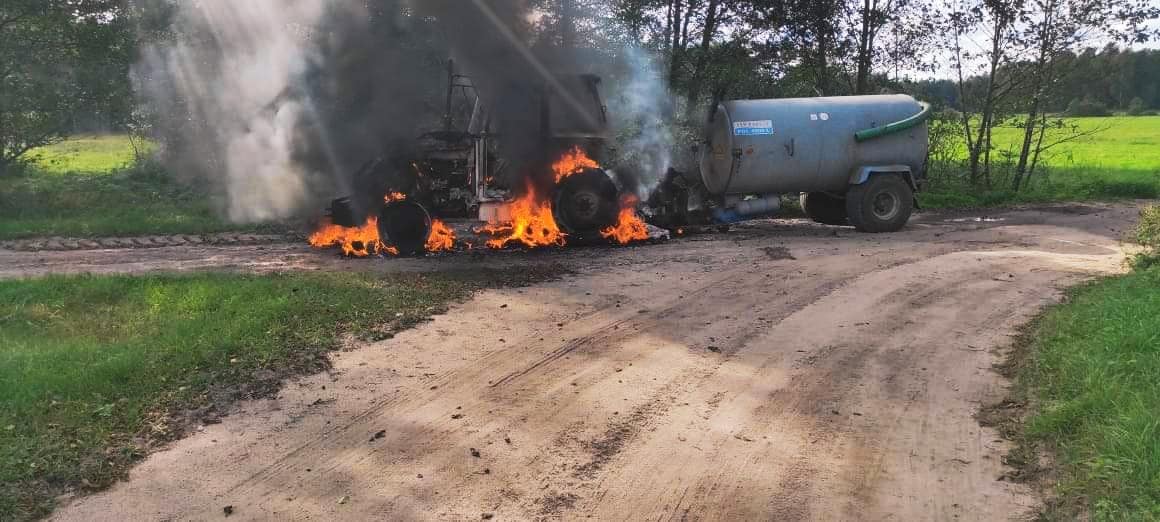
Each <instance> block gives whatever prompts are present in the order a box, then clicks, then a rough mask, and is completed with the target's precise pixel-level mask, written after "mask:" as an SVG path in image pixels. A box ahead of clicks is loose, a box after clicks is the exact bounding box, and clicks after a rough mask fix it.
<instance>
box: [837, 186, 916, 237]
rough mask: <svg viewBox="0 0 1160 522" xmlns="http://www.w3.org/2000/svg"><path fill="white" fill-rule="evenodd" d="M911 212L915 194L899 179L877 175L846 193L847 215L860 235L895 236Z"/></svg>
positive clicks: (908, 218)
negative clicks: (884, 234) (894, 233)
mask: <svg viewBox="0 0 1160 522" xmlns="http://www.w3.org/2000/svg"><path fill="white" fill-rule="evenodd" d="M912 212H914V191H913V190H911V188H910V185H908V184H907V183H906V181H905V180H903V179H902V178H901V177H898V176H891V175H883V174H878V175H875V176H870V179H868V180H866V182H865V183H863V184H861V185H854V186H852V187H850V190H849V192H847V193H846V214H847V215H848V216H849V218H850V224H851V225H854V228H856V229H858V231H860V232H869V233H879V232H897V231H899V230H901V229H902V227H903V226H905V225H906V222H907V221H909V220H910V214H911V213H912Z"/></svg>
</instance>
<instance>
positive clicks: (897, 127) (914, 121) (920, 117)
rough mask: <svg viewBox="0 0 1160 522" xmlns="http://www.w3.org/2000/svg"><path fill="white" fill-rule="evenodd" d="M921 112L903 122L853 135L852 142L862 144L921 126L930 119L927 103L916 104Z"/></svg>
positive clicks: (929, 109)
mask: <svg viewBox="0 0 1160 522" xmlns="http://www.w3.org/2000/svg"><path fill="white" fill-rule="evenodd" d="M918 105H919V106H921V107H922V110H921V111H919V112H918V114H915V115H914V116H911V117H909V118H907V119H905V120H899V121H896V122H894V123H888V124H886V125H883V126H881V127H874V128H873V129H866V130H861V131H858V132H855V133H854V141H857V142H858V143H862V142H863V141H867V140H872V139H874V138H881V137H882V136H889V135H891V134H895V133H898V132H902V131H904V130H907V129H912V128H914V127H917V126H919V125H921V124H922V122H924V121H926V120H927V118H929V117H930V111H931V107H930V104H929V103H926V102H918Z"/></svg>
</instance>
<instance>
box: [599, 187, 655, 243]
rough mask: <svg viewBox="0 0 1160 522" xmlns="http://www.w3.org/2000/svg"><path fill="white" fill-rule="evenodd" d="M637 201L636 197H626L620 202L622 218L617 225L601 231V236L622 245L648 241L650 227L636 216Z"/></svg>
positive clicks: (620, 217)
mask: <svg viewBox="0 0 1160 522" xmlns="http://www.w3.org/2000/svg"><path fill="white" fill-rule="evenodd" d="M637 201H638V200H637V199H636V197H634V196H628V197H625V198H624V199H623V200H622V201H621V202H620V216H619V218H618V219H617V222H616V225H615V226H611V227H608V228H606V229H604V230H601V231H600V235H601V236H603V237H604V238H605V239H611V240H613V241H616V242H617V243H620V244H622V245H627V244H629V243H632V242H633V241H644V240H646V239H648V227H646V226H645V224H644V220H642V219H641V218H640V216H638V215H636V203H637Z"/></svg>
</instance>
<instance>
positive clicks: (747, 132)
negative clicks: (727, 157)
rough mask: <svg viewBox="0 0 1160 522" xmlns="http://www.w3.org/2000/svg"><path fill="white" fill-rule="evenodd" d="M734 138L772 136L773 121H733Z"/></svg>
mask: <svg viewBox="0 0 1160 522" xmlns="http://www.w3.org/2000/svg"><path fill="white" fill-rule="evenodd" d="M733 135H735V136H772V135H773V120H756V121H735V122H733Z"/></svg>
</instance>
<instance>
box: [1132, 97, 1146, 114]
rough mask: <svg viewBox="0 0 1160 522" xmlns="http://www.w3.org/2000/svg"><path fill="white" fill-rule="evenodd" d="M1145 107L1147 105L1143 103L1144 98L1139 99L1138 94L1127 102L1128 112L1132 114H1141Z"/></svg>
mask: <svg viewBox="0 0 1160 522" xmlns="http://www.w3.org/2000/svg"><path fill="white" fill-rule="evenodd" d="M1147 109H1148V107H1147V106H1145V105H1144V100H1142V99H1140V97H1139V96H1137V97H1135V98H1132V101H1130V102H1128V114H1130V115H1132V116H1142V115H1143V114H1144V112H1146V111H1147Z"/></svg>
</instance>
